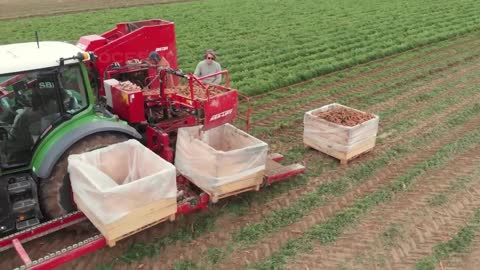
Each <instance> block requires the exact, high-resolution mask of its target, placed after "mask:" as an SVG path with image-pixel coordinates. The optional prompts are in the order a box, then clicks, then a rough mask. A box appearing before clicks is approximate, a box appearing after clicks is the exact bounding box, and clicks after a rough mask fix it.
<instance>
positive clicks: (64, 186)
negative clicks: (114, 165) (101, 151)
mask: <svg viewBox="0 0 480 270" xmlns="http://www.w3.org/2000/svg"><path fill="white" fill-rule="evenodd" d="M127 139H128V137H127V136H125V135H123V134H119V133H99V134H94V135H90V136H88V137H86V138H84V139H82V140H80V141H78V142H76V143H75V144H74V145H73V146H72V147H70V149H68V150H67V151H66V152H65V153H64V154H63V155H62V157H61V158H60V159H59V160H58V162H57V164H56V165H55V167H54V169H53V171H52V173H51V175H50V177H49V178H47V179H42V180H41V181H40V205H41V206H42V210H43V212H44V214H46V215H47V217H49V218H56V217H59V216H62V215H65V214H67V213H70V212H73V211H75V210H76V207H75V204H74V202H73V198H72V190H71V187H70V178H69V176H68V171H67V168H68V156H69V155H71V154H81V153H84V152H88V151H91V150H95V149H98V148H102V147H105V146H108V145H111V144H115V143H119V142H122V141H126V140H127Z"/></svg>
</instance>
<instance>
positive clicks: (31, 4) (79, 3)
mask: <svg viewBox="0 0 480 270" xmlns="http://www.w3.org/2000/svg"><path fill="white" fill-rule="evenodd" d="M175 2H191V0H190V1H187V0H135V1H127V0H102V1H98V0H41V1H38V0H21V1H18V0H0V21H1V20H13V19H19V18H26V17H34V16H51V15H61V14H67V13H75V12H82V11H92V10H100V9H112V8H123V7H134V6H146V5H155V4H166V3H175Z"/></svg>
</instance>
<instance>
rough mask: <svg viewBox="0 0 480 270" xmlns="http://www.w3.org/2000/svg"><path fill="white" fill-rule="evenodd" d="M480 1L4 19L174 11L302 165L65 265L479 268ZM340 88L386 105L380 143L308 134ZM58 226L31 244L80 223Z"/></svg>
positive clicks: (67, 22)
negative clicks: (344, 151) (330, 143)
mask: <svg viewBox="0 0 480 270" xmlns="http://www.w3.org/2000/svg"><path fill="white" fill-rule="evenodd" d="M479 14H480V2H478V1H472V0H460V1H445V0H424V1H417V0H396V1H391V0H390V1H386V0H356V1H354V0H339V1H330V0H325V1H324V0H317V1H313V0H305V1H294V0H285V1H281V0H278V1H276V0H265V1H258V0H257V1H254V0H242V1H240V0H229V1H226V0H207V1H193V2H184V3H174V4H165V5H153V6H142V7H131V8H119V9H109V10H101V11H94V12H82V13H72V14H67V15H61V16H49V17H32V18H27V19H20V20H10V21H0V25H1V27H0V43H13V42H22V41H31V40H33V36H34V34H33V33H34V31H35V30H39V31H40V36H41V39H43V40H66V41H69V42H73V43H74V42H75V41H76V40H77V39H78V37H80V36H82V35H86V34H92V33H97V34H99V33H103V32H105V31H107V30H109V29H110V28H112V27H113V26H114V24H115V23H117V22H120V21H123V22H124V21H135V20H144V19H152V18H161V19H167V20H171V21H174V22H175V23H176V34H177V46H178V52H179V60H180V66H181V68H182V69H183V70H184V71H190V70H192V69H193V68H194V66H195V64H196V63H197V61H199V60H200V58H201V56H202V53H203V51H204V49H206V48H214V49H216V50H217V51H218V52H219V54H220V57H219V59H220V60H219V61H220V63H221V64H222V67H223V68H226V69H228V70H229V71H230V75H231V81H232V83H233V86H234V87H235V88H238V89H239V90H240V91H241V92H243V93H246V94H248V95H250V96H251V106H252V117H251V120H252V129H251V130H250V131H249V132H250V133H251V134H252V135H254V136H256V137H257V138H259V139H262V140H264V141H265V142H267V143H268V144H269V149H270V151H271V152H280V153H282V154H284V155H285V160H284V162H285V163H287V164H288V163H301V164H303V165H305V167H306V168H307V169H306V172H305V173H304V174H303V175H300V176H297V177H294V178H291V179H288V181H284V182H280V183H276V184H273V185H271V186H267V187H264V188H262V189H261V190H260V191H258V192H248V193H243V194H240V195H239V196H235V197H232V198H226V199H222V200H220V202H218V203H217V204H212V205H210V206H209V209H208V210H206V211H199V212H198V213H193V214H191V215H187V216H180V217H178V219H177V220H176V221H175V222H172V223H168V222H167V223H162V224H160V225H158V226H154V227H152V228H150V229H148V230H145V231H142V232H140V233H138V234H136V235H134V236H132V237H129V238H127V239H124V240H122V241H119V242H118V243H117V245H116V246H115V247H113V248H104V249H102V250H99V251H97V252H95V253H92V254H89V255H86V256H84V257H82V258H80V259H78V260H76V261H74V262H72V263H70V264H68V265H67V266H66V267H65V269H94V268H97V269H177V270H180V269H415V268H416V269H442V268H445V269H447V268H448V269H476V268H477V267H478V265H479V264H480V260H479V259H478V258H480V236H479V232H480V226H479V224H480V212H479V211H480V169H479V168H480V155H479V154H478V153H479V151H480V144H479V141H480V102H479V101H480V86H479V85H480V50H479V49H478V48H479V46H480V15H479ZM0 80H1V78H0ZM333 102H338V103H341V104H344V105H347V106H349V107H353V108H355V109H359V110H362V111H367V112H371V113H375V114H376V115H378V116H379V117H380V124H379V131H378V135H377V138H376V145H375V148H374V149H373V150H372V151H371V152H369V153H366V154H365V155H362V156H360V157H358V158H356V159H354V160H352V161H351V162H349V163H348V165H344V166H342V165H340V164H339V162H338V160H336V159H334V158H331V157H330V156H327V155H325V154H322V153H320V152H318V151H316V150H314V149H311V148H306V147H305V146H304V144H303V128H304V127H303V117H304V114H305V112H306V111H309V110H312V109H315V108H318V107H321V106H324V105H326V104H329V103H333ZM244 108H245V107H243V106H242V107H241V109H242V110H243V109H244ZM239 124H240V123H239ZM55 235H58V237H59V238H58V239H57V238H55V241H53V240H52V241H49V240H48V241H45V242H40V243H39V244H38V243H33V244H32V246H27V248H29V250H31V252H34V254H37V253H38V254H42V255H44V254H43V253H42V252H40V251H39V250H40V248H39V247H40V246H41V247H42V249H43V248H50V247H55V248H58V244H59V243H60V244H63V243H69V241H70V240H71V239H70V238H71V237H73V236H71V235H67V234H54V235H52V236H51V237H55ZM51 239H54V238H51ZM10 254H11V253H6V254H2V253H0V268H11V266H12V264H13V263H12V262H11V260H10V258H9V256H10Z"/></svg>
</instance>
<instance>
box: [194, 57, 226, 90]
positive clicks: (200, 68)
mask: <svg viewBox="0 0 480 270" xmlns="http://www.w3.org/2000/svg"><path fill="white" fill-rule="evenodd" d="M204 58H205V59H204V60H202V61H200V63H198V65H197V67H196V68H195V72H194V74H195V76H196V77H203V76H206V75H210V74H212V73H215V72H219V71H221V70H222V68H221V67H220V64H219V63H218V62H217V61H215V59H216V58H217V55H216V54H215V52H214V51H213V50H207V51H206V52H205V55H204ZM221 81H222V75H221V74H218V75H216V76H213V77H209V78H205V79H203V80H202V82H203V83H206V84H219V83H220V82H221Z"/></svg>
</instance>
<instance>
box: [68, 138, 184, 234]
mask: <svg viewBox="0 0 480 270" xmlns="http://www.w3.org/2000/svg"><path fill="white" fill-rule="evenodd" d="M68 172H69V173H70V180H71V183H72V189H73V193H74V199H77V198H78V199H80V200H81V201H82V202H83V203H84V204H85V206H86V207H87V208H88V209H89V210H90V211H91V212H92V214H93V215H94V216H95V218H96V219H97V220H98V221H100V222H101V223H103V224H105V225H106V224H110V223H113V222H115V221H117V220H119V219H121V218H122V217H125V216H126V215H128V213H129V212H131V211H132V210H134V209H135V208H138V207H142V206H145V205H147V204H150V203H154V202H156V201H159V200H164V199H171V198H174V199H175V198H176V194H177V182H176V171H175V166H173V165H172V164H171V163H169V162H167V161H165V160H164V159H162V158H161V157H159V156H158V155H157V154H155V153H154V152H152V151H151V150H150V149H148V148H146V147H145V146H143V145H142V144H141V143H140V142H138V141H136V140H128V141H125V142H121V143H117V144H113V145H110V146H107V147H105V148H100V149H97V150H94V151H91V152H86V153H83V154H78V155H70V156H69V158H68Z"/></svg>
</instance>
